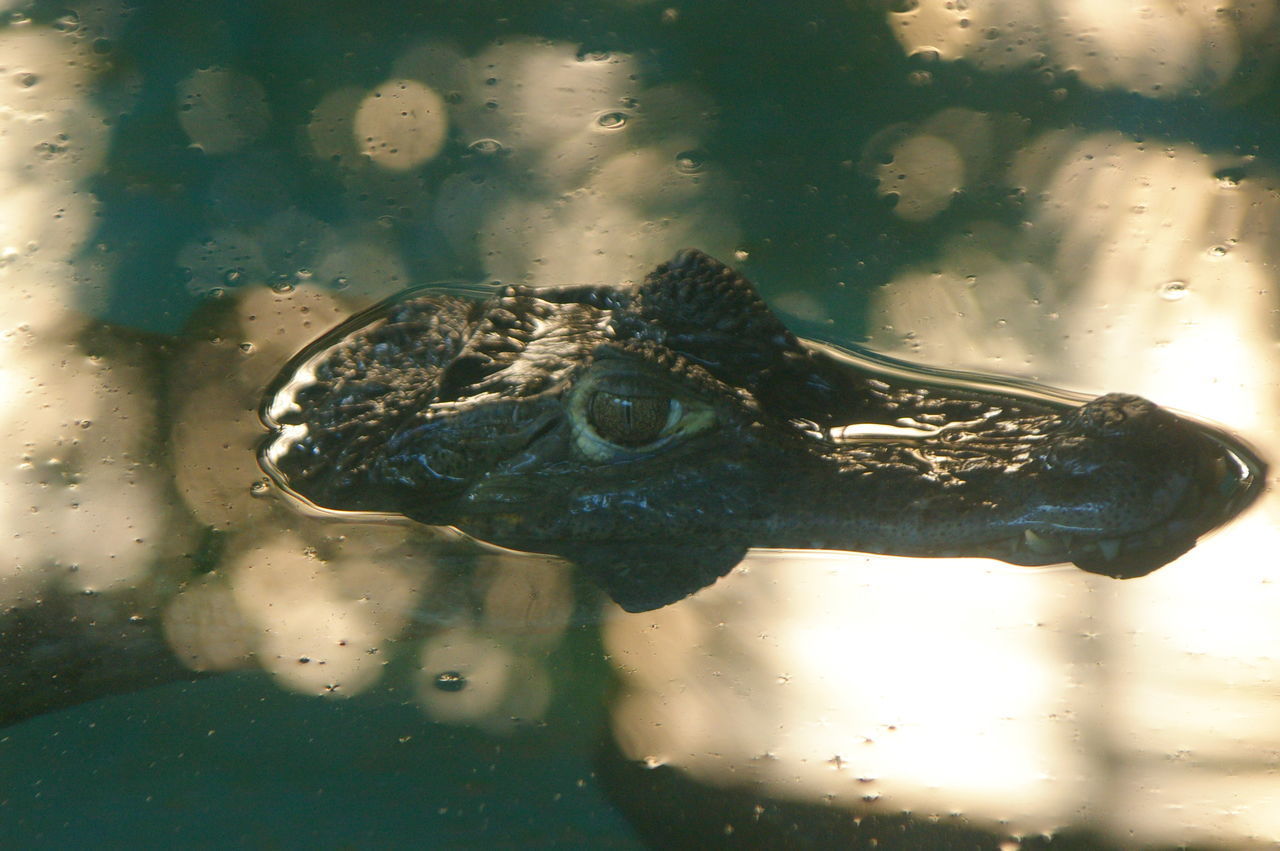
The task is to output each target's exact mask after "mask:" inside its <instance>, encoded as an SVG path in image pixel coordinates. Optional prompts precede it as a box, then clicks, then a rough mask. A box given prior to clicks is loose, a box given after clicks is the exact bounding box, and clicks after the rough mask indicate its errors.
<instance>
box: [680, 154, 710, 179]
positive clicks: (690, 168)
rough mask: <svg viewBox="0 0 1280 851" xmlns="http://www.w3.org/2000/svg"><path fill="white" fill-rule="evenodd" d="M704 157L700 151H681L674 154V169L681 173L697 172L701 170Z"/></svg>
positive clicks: (704, 161) (704, 160)
mask: <svg viewBox="0 0 1280 851" xmlns="http://www.w3.org/2000/svg"><path fill="white" fill-rule="evenodd" d="M705 163H706V158H705V157H704V156H703V154H702V152H701V151H681V152H680V153H678V154H676V171H678V172H680V173H681V174H697V173H698V172H700V171H702V168H703V166H704V165H705Z"/></svg>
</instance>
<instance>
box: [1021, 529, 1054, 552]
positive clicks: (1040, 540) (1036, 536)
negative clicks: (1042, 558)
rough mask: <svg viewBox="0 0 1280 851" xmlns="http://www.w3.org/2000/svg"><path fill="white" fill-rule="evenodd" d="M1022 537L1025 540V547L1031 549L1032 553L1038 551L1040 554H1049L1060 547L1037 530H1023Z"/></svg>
mask: <svg viewBox="0 0 1280 851" xmlns="http://www.w3.org/2000/svg"><path fill="white" fill-rule="evenodd" d="M1022 539H1023V540H1024V541H1025V542H1026V544H1027V549H1029V550H1031V551H1032V552H1033V553H1039V554H1040V555H1049V554H1050V553H1056V552H1058V551H1059V550H1060V549H1061V547H1059V546H1058V544H1057V543H1056V542H1055V541H1054V540H1053V539H1052V538H1049V537H1047V536H1045V535H1041V534H1040V533H1039V532H1036V531H1033V530H1031V529H1026V530H1024V531H1023V533H1022Z"/></svg>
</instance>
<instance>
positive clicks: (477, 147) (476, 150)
mask: <svg viewBox="0 0 1280 851" xmlns="http://www.w3.org/2000/svg"><path fill="white" fill-rule="evenodd" d="M467 150H468V151H470V152H471V153H473V154H479V155H480V156H482V157H492V156H495V155H497V154H500V153H502V152H503V150H504V149H503V147H502V143H501V142H499V141H498V140H497V139H476V140H475V141H474V142H472V143H471V144H470V145H467Z"/></svg>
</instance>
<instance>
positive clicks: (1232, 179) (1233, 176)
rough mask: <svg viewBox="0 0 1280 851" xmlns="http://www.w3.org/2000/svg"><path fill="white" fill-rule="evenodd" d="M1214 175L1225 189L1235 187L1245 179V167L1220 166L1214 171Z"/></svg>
mask: <svg viewBox="0 0 1280 851" xmlns="http://www.w3.org/2000/svg"><path fill="white" fill-rule="evenodd" d="M1213 177H1214V179H1215V180H1217V181H1218V185H1219V186H1220V187H1222V188H1223V189H1235V188H1236V187H1237V186H1239V185H1240V184H1241V183H1242V182H1243V181H1244V167H1243V166H1233V167H1229V168H1220V169H1218V170H1217V171H1215V172H1214V173H1213Z"/></svg>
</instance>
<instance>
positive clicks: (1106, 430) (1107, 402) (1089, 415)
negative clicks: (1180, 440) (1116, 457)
mask: <svg viewBox="0 0 1280 851" xmlns="http://www.w3.org/2000/svg"><path fill="white" fill-rule="evenodd" d="M1074 419H1075V425H1076V426H1077V427H1078V428H1079V429H1081V430H1082V431H1083V432H1084V433H1085V434H1087V435H1089V436H1090V437H1109V436H1118V435H1132V434H1134V433H1135V432H1139V431H1141V430H1151V429H1154V428H1157V427H1159V426H1161V425H1162V424H1164V423H1166V422H1170V421H1173V420H1174V417H1173V415H1172V414H1170V413H1169V412H1168V411H1165V410H1164V409H1163V408H1161V407H1160V406H1159V405H1157V404H1155V403H1154V402H1152V401H1150V400H1148V399H1144V398H1142V397H1141V396H1131V395H1127V394H1124V393H1108V394H1107V395H1105V396H1099V397H1098V398H1097V399H1094V400H1093V401H1092V402H1088V403H1086V404H1084V405H1082V406H1081V407H1079V408H1078V409H1076V412H1075V417H1074Z"/></svg>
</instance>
